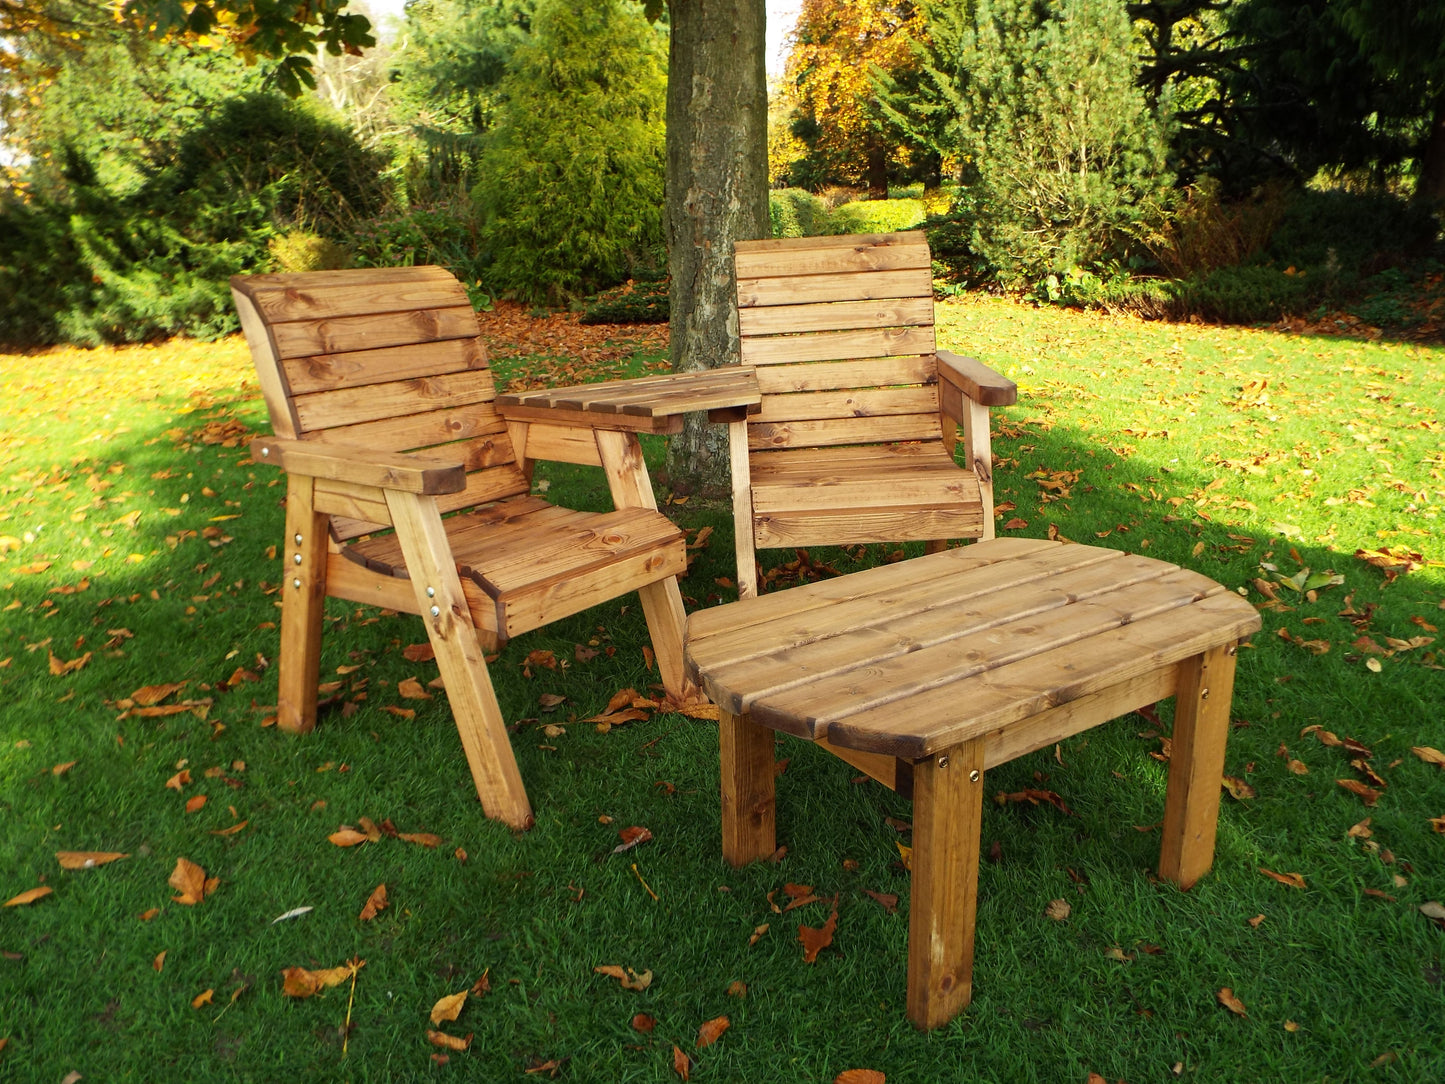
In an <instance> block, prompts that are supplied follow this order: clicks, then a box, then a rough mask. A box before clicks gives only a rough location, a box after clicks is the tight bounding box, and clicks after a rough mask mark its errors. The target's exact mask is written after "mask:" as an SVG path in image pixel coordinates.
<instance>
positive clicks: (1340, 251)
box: [1263, 189, 1439, 275]
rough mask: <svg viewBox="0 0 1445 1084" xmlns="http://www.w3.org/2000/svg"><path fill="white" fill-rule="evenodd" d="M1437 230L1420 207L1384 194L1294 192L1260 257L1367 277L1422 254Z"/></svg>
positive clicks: (1340, 190)
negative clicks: (1335, 269) (1330, 268)
mask: <svg viewBox="0 0 1445 1084" xmlns="http://www.w3.org/2000/svg"><path fill="white" fill-rule="evenodd" d="M1438 229H1439V226H1438V224H1437V223H1436V221H1435V219H1434V217H1433V216H1432V214H1431V213H1430V210H1429V208H1428V207H1426V206H1425V205H1424V204H1423V203H1419V202H1411V201H1409V200H1405V199H1401V198H1400V197H1399V196H1396V195H1393V194H1392V193H1389V192H1381V191H1375V192H1351V191H1346V190H1344V189H1331V190H1329V191H1324V192H1320V191H1315V190H1313V189H1302V190H1299V191H1297V192H1295V193H1294V194H1293V195H1292V196H1291V198H1290V199H1289V201H1288V203H1287V204H1286V206H1285V208H1284V212H1283V214H1282V215H1281V216H1280V219H1279V224H1278V226H1277V227H1276V228H1275V229H1274V231H1273V232H1272V233H1271V235H1270V238H1269V243H1268V244H1267V245H1266V246H1265V248H1264V253H1263V255H1264V256H1265V258H1267V259H1272V260H1274V261H1275V262H1276V263H1278V264H1280V265H1281V266H1289V265H1290V264H1293V265H1295V266H1296V267H1326V266H1333V267H1336V268H1340V269H1343V270H1344V271H1346V272H1347V273H1350V274H1361V275H1369V274H1373V273H1375V272H1377V271H1381V270H1383V269H1384V268H1386V267H1389V266H1392V265H1394V264H1397V263H1400V262H1403V261H1404V260H1407V259H1410V258H1412V257H1415V256H1419V255H1421V254H1423V253H1424V252H1425V251H1426V250H1427V249H1429V247H1430V246H1431V244H1432V243H1433V242H1434V240H1435V238H1436V235H1437V232H1438Z"/></svg>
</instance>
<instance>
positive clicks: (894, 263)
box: [733, 230, 932, 279]
mask: <svg viewBox="0 0 1445 1084" xmlns="http://www.w3.org/2000/svg"><path fill="white" fill-rule="evenodd" d="M733 253H734V263H735V266H736V269H737V276H738V278H740V279H748V278H758V277H763V276H768V275H808V274H818V275H826V274H838V273H846V272H853V271H887V270H893V269H896V268H903V267H915V268H921V267H931V266H932V263H931V257H930V255H929V251H928V238H927V236H926V235H925V234H924V233H923V232H922V231H921V230H909V231H906V232H902V233H871V234H853V235H842V236H830V237H787V238H775V239H767V240H762V241H738V242H736V243H735V244H734V246H733Z"/></svg>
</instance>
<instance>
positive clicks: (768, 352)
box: [729, 232, 1017, 598]
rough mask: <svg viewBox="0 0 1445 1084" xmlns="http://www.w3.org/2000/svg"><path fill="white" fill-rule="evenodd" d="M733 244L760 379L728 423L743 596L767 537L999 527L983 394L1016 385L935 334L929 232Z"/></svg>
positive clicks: (937, 537) (957, 532)
mask: <svg viewBox="0 0 1445 1084" xmlns="http://www.w3.org/2000/svg"><path fill="white" fill-rule="evenodd" d="M734 251H735V257H736V266H737V292H738V329H739V332H740V335H741V338H742V361H743V364H744V365H748V366H756V371H757V380H758V384H759V387H760V388H761V390H762V393H763V398H762V409H761V411H760V412H758V413H757V414H755V415H753V416H751V417H748V418H747V419H745V420H739V421H735V422H733V423H732V425H731V426H730V433H729V437H730V443H731V449H732V450H731V458H732V473H733V516H734V521H735V525H736V538H737V562H738V590H739V595H740V596H741V597H743V598H747V597H750V596H752V595H755V594H756V593H757V572H756V568H757V566H756V558H755V550H756V549H758V548H763V549H767V548H779V547H786V546H809V545H815V544H842V543H850V542H894V541H900V542H901V541H917V540H924V541H928V542H929V543H930V545H929V547H928V548H929V549H930V551H932V550H936V549H941V548H942V547H943V546H944V545H945V543H946V541H947V540H948V539H950V538H992V537H993V534H994V530H993V471H992V453H991V451H990V449H989V426H988V408H989V407H991V406H1002V405H1005V404H1008V403H1012V402H1014V401H1015V400H1016V399H1017V388H1016V387H1015V385H1014V383H1013V382H1012V381H1011V380H1008V379H1006V378H1005V377H1002V376H1000V375H999V374H998V373H996V372H994V371H993V370H992V369H989V368H988V367H987V366H985V365H982V364H981V363H979V362H977V361H975V360H974V359H972V358H963V357H959V356H957V355H956V354H950V353H948V352H946V351H943V350H939V349H938V348H937V346H936V344H935V341H934V335H933V274H932V260H931V257H930V254H929V251H928V241H927V239H926V238H925V237H924V235H923V234H922V233H918V232H914V233H891V234H869V235H863V236H852V237H801V238H789V239H784V240H775V241H739V242H738V243H737V244H736V246H735V250H734ZM960 425H961V426H962V427H963V444H964V462H965V464H966V466H965V467H964V468H960V467H959V466H958V465H957V463H955V462H954V450H955V446H956V443H957V433H958V430H957V426H960Z"/></svg>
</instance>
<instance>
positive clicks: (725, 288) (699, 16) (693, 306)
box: [667, 0, 770, 492]
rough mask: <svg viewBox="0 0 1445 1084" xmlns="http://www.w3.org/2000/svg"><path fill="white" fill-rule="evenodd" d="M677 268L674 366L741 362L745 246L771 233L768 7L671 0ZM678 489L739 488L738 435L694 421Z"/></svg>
mask: <svg viewBox="0 0 1445 1084" xmlns="http://www.w3.org/2000/svg"><path fill="white" fill-rule="evenodd" d="M669 11H670V14H671V26H670V38H671V44H670V48H669V56H668V74H667V267H668V272H669V273H670V274H671V276H672V293H671V297H670V304H671V317H670V320H669V331H670V333H671V336H672V368H673V370H674V371H675V372H690V371H693V370H697V369H713V368H716V367H718V366H720V365H736V364H737V363H738V324H737V312H736V308H735V306H736V299H735V297H734V286H733V242H734V241H747V240H753V239H755V238H759V237H767V236H769V233H770V226H769V220H768V89H767V71H766V67H765V63H764V60H765V54H766V45H765V40H764V26H765V22H766V6H765V3H764V0H670V3H669ZM667 470H668V476H669V479H670V481H671V482H672V485H673V486H674V487H675V488H679V489H683V490H684V491H691V490H695V489H702V490H718V491H723V492H726V491H727V490H728V455H727V430H726V428H725V427H723V426H719V425H709V424H708V422H707V419H706V418H705V417H704V416H703V415H700V414H699V415H690V416H689V417H688V418H687V420H686V422H685V424H684V426H683V431H682V432H681V433H679V434H678V435H677V436H675V437H673V438H672V439H671V441H670V442H669V444H668V451H667Z"/></svg>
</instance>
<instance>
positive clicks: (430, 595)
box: [426, 587, 437, 598]
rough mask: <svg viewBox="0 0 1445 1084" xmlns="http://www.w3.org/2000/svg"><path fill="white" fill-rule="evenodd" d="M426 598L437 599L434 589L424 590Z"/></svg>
mask: <svg viewBox="0 0 1445 1084" xmlns="http://www.w3.org/2000/svg"><path fill="white" fill-rule="evenodd" d="M426 597H427V598H436V597H437V589H436V588H435V587H428V588H427V589H426Z"/></svg>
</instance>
